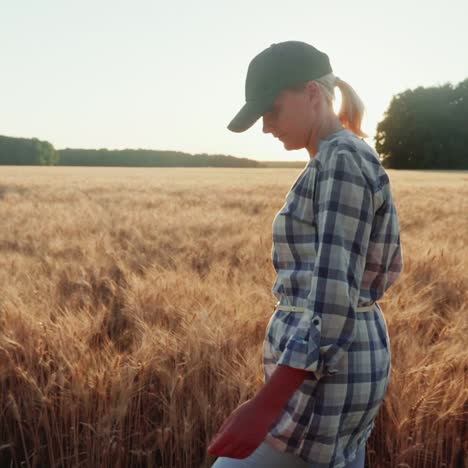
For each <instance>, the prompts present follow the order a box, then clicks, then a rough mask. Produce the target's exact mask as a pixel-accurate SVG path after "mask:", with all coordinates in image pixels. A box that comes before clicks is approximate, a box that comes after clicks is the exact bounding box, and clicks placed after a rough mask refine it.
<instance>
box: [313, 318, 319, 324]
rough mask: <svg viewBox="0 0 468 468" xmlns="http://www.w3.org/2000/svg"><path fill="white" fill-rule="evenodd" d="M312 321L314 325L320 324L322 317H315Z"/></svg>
mask: <svg viewBox="0 0 468 468" xmlns="http://www.w3.org/2000/svg"><path fill="white" fill-rule="evenodd" d="M312 323H313V324H314V325H320V319H319V318H314V320H312Z"/></svg>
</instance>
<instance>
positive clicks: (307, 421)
mask: <svg viewBox="0 0 468 468" xmlns="http://www.w3.org/2000/svg"><path fill="white" fill-rule="evenodd" d="M335 86H338V87H339V88H340V91H341V94H342V98H343V99H342V107H341V110H340V112H339V114H338V115H336V114H335V112H334V109H333V100H334V87H335ZM245 92H246V103H245V105H244V106H243V107H242V109H241V110H240V111H239V112H238V114H237V115H236V116H235V117H234V119H233V120H232V122H231V123H230V124H229V126H228V128H229V129H230V130H231V131H233V132H243V131H245V130H247V129H248V128H250V127H251V126H252V125H253V124H254V123H255V122H256V121H257V120H258V119H259V118H260V117H263V131H264V132H265V133H271V134H272V135H273V136H274V137H276V138H278V139H280V140H281V141H282V142H283V144H284V147H285V149H286V150H297V149H301V148H305V149H306V150H307V152H308V154H309V157H310V159H309V161H308V162H307V164H306V165H305V167H304V169H303V171H302V172H301V173H300V174H299V177H298V178H297V179H296V180H295V182H294V183H293V185H292V186H291V188H290V190H289V192H288V194H287V195H286V197H285V203H284V205H283V206H282V207H281V208H280V210H279V211H278V212H277V213H276V216H275V218H274V220H273V224H272V227H273V248H272V261H273V266H274V268H275V271H276V272H277V277H276V280H275V284H274V285H273V288H272V292H273V294H274V295H275V297H276V298H277V299H278V303H277V304H276V307H275V310H274V312H273V314H272V316H271V319H270V321H269V323H268V326H267V330H266V333H265V340H264V344H263V365H264V366H263V369H264V381H265V385H264V386H263V387H262V388H261V390H260V391H259V393H258V394H257V395H256V396H255V397H254V398H252V399H250V400H248V401H246V402H244V403H243V404H242V405H240V406H239V407H238V408H237V409H236V410H235V411H234V412H233V413H232V414H231V415H230V416H229V418H228V419H227V420H226V421H225V422H224V424H223V425H222V427H221V428H220V430H219V432H218V434H217V435H216V436H215V437H214V438H213V440H212V441H211V443H210V445H209V447H208V452H209V453H210V454H212V455H215V456H218V457H219V458H218V459H217V460H216V462H215V463H214V465H213V467H215V468H240V467H243V468H250V467H262V468H267V467H268V468H280V467H281V468H285V467H288V468H299V467H301V468H306V467H309V468H312V467H313V468H329V467H334V468H341V467H347V468H350V467H354V468H362V467H364V462H365V448H366V442H367V439H368V438H369V436H370V434H371V432H372V430H373V428H374V420H375V417H376V415H377V413H378V411H379V409H380V407H381V404H382V402H383V399H384V397H385V394H386V391H387V387H388V383H389V378H390V374H391V350H390V341H389V335H388V330H387V325H386V321H385V318H384V316H383V312H382V309H381V307H380V306H379V304H377V302H376V301H377V300H379V299H380V298H381V297H382V296H383V294H384V292H385V291H386V290H387V289H388V288H389V287H390V286H391V285H392V284H393V283H394V282H395V280H396V279H397V278H398V276H399V275H400V273H401V271H402V269H403V255H402V249H401V245H400V229H399V221H398V216H397V211H396V208H395V204H394V201H393V197H392V192H391V187H390V181H389V177H388V175H387V173H386V171H385V170H384V168H383V167H382V165H381V163H380V161H379V158H378V155H377V153H376V152H375V150H374V149H373V148H372V147H370V146H369V145H368V144H367V143H366V142H365V141H364V140H363V139H362V138H361V137H363V136H367V135H365V133H364V132H363V131H362V130H361V121H362V116H363V112H364V106H363V104H362V101H361V100H360V98H359V97H358V96H357V94H356V93H355V92H354V90H353V88H352V87H351V86H350V85H349V84H347V83H346V82H345V81H342V80H340V79H338V78H337V77H336V76H335V75H334V74H333V71H332V68H331V65H330V61H329V58H328V56H327V55H326V54H325V53H323V52H321V51H319V50H318V49H316V48H315V47H313V46H311V45H309V44H307V43H304V42H300V41H287V42H282V43H278V44H272V45H271V46H270V47H268V48H267V49H265V50H264V51H262V52H261V53H260V54H258V55H257V56H256V57H254V58H253V60H252V61H251V62H250V65H249V68H248V71H247V77H246V83H245Z"/></svg>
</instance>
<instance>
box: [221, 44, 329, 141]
mask: <svg viewBox="0 0 468 468" xmlns="http://www.w3.org/2000/svg"><path fill="white" fill-rule="evenodd" d="M332 71H333V70H332V68H331V65H330V60H329V58H328V55H327V54H325V53H324V52H321V51H320V50H318V49H316V48H315V47H313V46H311V45H310V44H307V43H306V42H301V41H286V42H279V43H275V44H271V46H270V47H268V48H267V49H265V50H263V51H262V52H260V53H259V54H258V55H256V56H255V57H254V58H253V59H252V60H251V62H250V64H249V68H248V70H247V77H246V79H245V101H246V102H245V104H244V106H243V107H242V108H241V110H240V111H239V112H238V113H237V115H236V116H235V117H234V118H233V119H232V120H231V123H230V124H229V125H228V126H227V128H228V129H229V130H231V131H232V132H236V133H240V132H245V131H246V130H248V129H249V128H250V127H251V126H252V125H253V124H254V123H255V122H256V121H257V120H258V119H259V118H260V117H261V116H262V115H263V114H264V113H265V112H266V111H267V110H268V109H269V108H270V107H271V106H272V104H273V102H274V101H275V99H276V97H277V96H278V95H279V94H280V92H281V91H283V90H284V89H286V88H288V87H290V86H294V85H296V84H299V83H301V82H305V81H309V80H314V79H316V78H320V77H322V76H324V75H327V74H328V73H331V72H332Z"/></svg>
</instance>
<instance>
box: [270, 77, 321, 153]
mask: <svg viewBox="0 0 468 468" xmlns="http://www.w3.org/2000/svg"><path fill="white" fill-rule="evenodd" d="M318 93H319V90H318V87H317V84H316V83H314V82H312V81H311V82H309V83H308V85H307V87H306V88H305V89H304V90H303V91H290V90H285V91H282V92H281V93H280V94H279V95H278V97H277V98H276V100H275V101H274V103H273V105H272V107H271V108H270V110H269V111H267V112H265V113H264V114H263V132H264V133H271V134H272V135H273V136H274V137H276V138H279V139H280V140H281V141H282V142H283V144H284V146H285V148H286V149H288V150H294V149H301V148H305V146H306V144H307V142H308V140H309V135H310V132H311V129H312V127H313V125H314V122H315V121H316V115H317V105H316V104H317V102H318V99H317V98H318Z"/></svg>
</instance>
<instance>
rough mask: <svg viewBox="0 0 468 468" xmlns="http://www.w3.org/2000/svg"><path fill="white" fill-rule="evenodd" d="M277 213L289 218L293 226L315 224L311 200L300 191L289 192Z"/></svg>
mask: <svg viewBox="0 0 468 468" xmlns="http://www.w3.org/2000/svg"><path fill="white" fill-rule="evenodd" d="M278 214H279V215H280V216H285V217H287V218H290V219H291V221H292V222H293V224H292V226H293V228H294V227H295V226H296V224H295V223H297V227H298V228H299V229H300V227H301V226H315V217H314V207H313V200H312V198H309V197H308V196H307V194H306V195H302V194H301V193H296V192H289V193H288V195H287V196H286V199H285V202H284V204H283V206H282V207H281V208H280V210H279V212H278Z"/></svg>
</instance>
